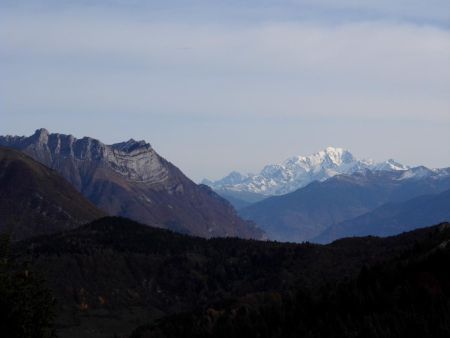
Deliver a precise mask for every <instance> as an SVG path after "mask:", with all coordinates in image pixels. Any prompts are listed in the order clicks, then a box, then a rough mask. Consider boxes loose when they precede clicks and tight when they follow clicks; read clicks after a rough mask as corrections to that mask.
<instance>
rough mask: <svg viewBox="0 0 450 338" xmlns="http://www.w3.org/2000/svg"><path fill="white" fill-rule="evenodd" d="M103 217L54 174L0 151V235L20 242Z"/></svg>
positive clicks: (26, 158) (29, 160)
mask: <svg viewBox="0 0 450 338" xmlns="http://www.w3.org/2000/svg"><path fill="white" fill-rule="evenodd" d="M103 216H105V213H104V212H103V211H100V210H99V209H97V208H96V207H95V206H94V205H93V204H92V203H90V202H89V201H87V200H86V199H85V198H84V197H83V196H82V195H81V194H80V193H79V192H78V191H76V189H75V188H73V187H72V185H70V184H69V183H68V182H67V181H66V180H65V179H63V178H62V177H61V176H59V174H57V173H56V172H55V171H53V170H51V169H48V168H47V167H45V166H44V165H42V164H40V163H38V162H36V161H35V160H33V159H32V158H30V157H29V156H27V155H25V154H24V153H22V152H20V151H17V150H14V149H9V148H4V147H0V232H2V233H9V234H11V237H12V239H14V240H19V239H24V238H28V237H31V236H36V235H42V234H49V233H53V232H59V231H63V230H69V229H73V228H76V227H78V226H80V225H82V224H85V223H86V222H89V221H92V220H94V219H97V218H100V217H103Z"/></svg>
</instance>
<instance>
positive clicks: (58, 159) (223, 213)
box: [0, 129, 264, 239]
mask: <svg viewBox="0 0 450 338" xmlns="http://www.w3.org/2000/svg"><path fill="white" fill-rule="evenodd" d="M0 146H5V147H11V148H15V149H18V150H21V151H23V152H24V153H26V154H28V155H29V156H31V157H32V158H34V159H35V160H36V161H38V162H41V163H42V164H44V165H46V166H47V167H49V168H52V169H54V170H56V171H57V172H58V173H59V174H61V175H62V176H63V177H64V178H65V179H67V180H68V181H69V182H70V183H72V184H73V186H74V187H75V188H76V189H77V190H78V191H80V192H81V193H82V194H83V195H84V196H85V197H86V198H88V199H89V200H90V201H91V202H92V203H94V204H95V205H96V206H97V207H99V208H100V209H102V210H104V211H105V212H106V213H108V214H110V215H120V216H124V217H129V218H131V219H134V220H137V221H140V222H142V223H145V224H148V225H152V226H157V227H162V228H168V229H172V230H175V231H178V232H183V233H186V234H192V235H198V236H202V237H208V238H209V237H217V236H237V237H242V238H258V239H261V238H263V237H264V234H263V232H262V231H261V230H260V229H258V228H257V227H256V226H255V224H254V223H252V222H249V221H243V220H242V219H241V218H240V217H239V216H238V215H237V213H236V211H235V210H234V209H233V207H232V206H231V205H230V204H229V203H228V202H227V201H226V200H225V199H223V198H222V197H220V196H219V195H217V194H216V193H215V192H214V191H212V190H211V189H210V188H209V187H207V186H205V185H197V184H195V183H194V182H192V181H191V180H190V179H188V178H187V177H186V176H185V175H184V174H183V173H182V172H181V171H180V170H179V169H178V168H177V167H175V166H174V165H173V164H171V163H170V162H168V161H166V160H165V159H164V158H162V157H161V156H159V155H158V153H157V152H156V151H155V150H154V149H153V148H152V147H151V146H150V144H148V143H146V142H144V141H135V140H132V139H131V140H129V141H127V142H122V143H117V144H113V145H106V144H103V143H102V142H100V141H99V140H96V139H93V138H90V137H84V138H82V139H77V138H75V137H74V136H72V135H63V134H50V133H49V132H48V131H47V130H45V129H39V130H37V131H36V132H35V134H34V135H32V136H30V137H25V136H0Z"/></svg>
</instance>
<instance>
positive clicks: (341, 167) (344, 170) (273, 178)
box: [203, 147, 409, 196]
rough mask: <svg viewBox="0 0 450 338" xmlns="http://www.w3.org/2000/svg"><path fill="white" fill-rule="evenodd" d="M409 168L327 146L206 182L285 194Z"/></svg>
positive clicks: (232, 188)
mask: <svg viewBox="0 0 450 338" xmlns="http://www.w3.org/2000/svg"><path fill="white" fill-rule="evenodd" d="M408 168H409V167H408V166H405V165H403V164H400V163H398V162H396V161H394V160H392V159H390V160H387V161H384V162H381V163H375V162H374V161H373V160H360V159H357V158H355V157H354V156H353V155H352V153H350V152H349V151H348V150H344V149H342V148H333V147H328V148H326V149H324V150H322V151H319V152H317V153H315V154H312V155H309V156H295V157H291V158H288V159H287V160H285V161H284V162H282V163H279V164H271V165H267V166H265V167H264V168H263V170H262V171H261V172H260V173H259V174H247V175H243V174H240V173H238V172H232V173H231V174H229V175H228V176H226V177H224V178H222V179H220V180H218V181H215V182H212V181H208V180H204V181H203V183H204V184H207V185H209V186H211V187H212V188H213V189H215V190H222V191H223V190H228V191H237V192H251V193H257V194H262V195H266V196H270V195H283V194H286V193H289V192H292V191H294V190H297V189H299V188H301V187H304V186H306V185H307V184H309V183H311V182H313V181H324V180H326V179H328V178H330V177H332V176H335V175H338V174H352V173H355V172H358V171H362V170H366V169H369V170H387V171H397V170H407V169H408Z"/></svg>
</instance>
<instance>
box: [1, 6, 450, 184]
mask: <svg viewBox="0 0 450 338" xmlns="http://www.w3.org/2000/svg"><path fill="white" fill-rule="evenodd" d="M41 127H45V128H47V129H48V130H49V131H50V132H59V133H67V134H73V135H75V136H76V137H83V136H91V137H94V138H98V139H100V140H101V141H103V142H105V143H114V142H119V141H123V140H127V139H130V138H134V139H145V140H146V141H148V142H150V143H151V144H152V146H153V147H154V148H155V149H156V150H157V151H158V153H160V154H161V155H162V156H164V157H165V158H167V159H168V160H169V161H171V162H172V163H174V164H175V165H177V166H178V167H180V169H182V170H183V171H184V172H185V173H186V174H187V175H188V176H189V177H191V178H192V179H194V180H195V181H200V180H201V179H203V178H209V179H218V178H221V177H223V176H225V175H226V174H228V173H229V172H230V171H232V170H238V171H241V172H244V173H247V172H258V171H259V170H261V169H262V167H263V166H264V165H266V164H269V163H277V162H281V161H283V160H284V159H286V158H288V157H291V156H294V155H308V154H311V153H314V152H316V151H318V150H320V149H323V148H325V147H327V146H335V147H343V148H346V149H348V150H350V151H351V152H353V153H354V154H355V155H356V156H358V157H361V158H373V159H375V160H378V161H381V160H385V159H388V158H394V159H396V160H398V161H400V162H402V163H405V164H409V165H419V164H423V165H426V166H429V167H448V166H450V1H448V0H427V1H423V0H390V1H388V0H378V1H375V0H367V1H358V0H341V1H339V0H278V1H268V0H259V1H257V0H241V1H237V0H236V1H235V0H222V1H216V0H207V1H206V0H204V1H189V0H177V1H170V0H165V1H163V0H155V1H151V0H147V1H144V0H109V1H108V0H98V1H94V0H90V1H88V0H84V1H83V0H79V1H74V0H58V1H57V0H0V134H11V135H30V134H32V133H33V132H34V130H35V129H38V128H41Z"/></svg>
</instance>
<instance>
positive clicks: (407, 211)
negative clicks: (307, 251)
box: [313, 190, 450, 243]
mask: <svg viewBox="0 0 450 338" xmlns="http://www.w3.org/2000/svg"><path fill="white" fill-rule="evenodd" d="M444 221H450V190H447V191H445V192H443V193H439V194H435V195H425V196H420V197H417V198H413V199H411V200H408V201H405V202H398V203H389V204H385V205H383V206H381V207H379V208H377V209H375V210H373V211H371V212H368V213H367V214H364V215H362V216H359V217H357V218H355V219H351V220H348V221H344V222H342V223H339V224H336V225H333V226H331V227H330V228H328V229H327V230H325V231H324V232H323V233H322V234H321V235H319V236H318V237H316V238H315V239H313V241H314V242H318V243H328V242H331V241H333V240H335V239H338V238H343V237H352V236H367V235H374V236H391V235H395V234H398V233H401V232H405V231H410V230H414V229H416V228H419V227H424V226H427V225H428V224H433V223H439V222H444Z"/></svg>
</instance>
